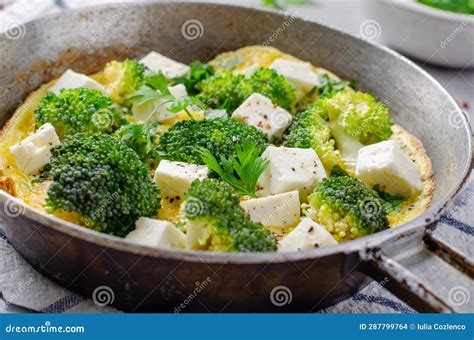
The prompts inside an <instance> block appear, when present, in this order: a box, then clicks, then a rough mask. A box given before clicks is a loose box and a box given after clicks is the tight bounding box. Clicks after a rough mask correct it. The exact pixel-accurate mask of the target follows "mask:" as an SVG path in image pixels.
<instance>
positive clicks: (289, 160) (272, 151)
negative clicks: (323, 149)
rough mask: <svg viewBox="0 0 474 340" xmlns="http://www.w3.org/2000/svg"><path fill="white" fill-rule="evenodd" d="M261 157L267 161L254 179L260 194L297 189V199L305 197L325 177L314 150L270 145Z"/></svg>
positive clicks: (273, 193) (265, 194)
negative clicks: (257, 177) (261, 171)
mask: <svg viewBox="0 0 474 340" xmlns="http://www.w3.org/2000/svg"><path fill="white" fill-rule="evenodd" d="M262 157H263V158H265V159H268V160H269V165H268V167H267V169H266V170H265V171H264V172H263V173H262V174H261V175H260V177H259V179H258V181H257V188H258V193H259V195H262V196H268V195H275V194H279V193H282V192H288V191H294V190H298V191H299V193H300V199H301V200H305V199H306V197H307V196H308V195H309V194H310V193H311V192H312V191H313V189H314V188H315V187H316V185H317V184H318V183H319V181H321V180H322V179H323V178H326V177H327V176H326V171H325V170H324V166H323V164H322V163H321V160H320V159H319V157H318V155H317V154H316V152H315V151H314V150H313V149H300V148H285V147H283V146H281V147H276V146H273V145H270V146H269V147H268V148H267V149H266V150H265V151H264V152H263V154H262Z"/></svg>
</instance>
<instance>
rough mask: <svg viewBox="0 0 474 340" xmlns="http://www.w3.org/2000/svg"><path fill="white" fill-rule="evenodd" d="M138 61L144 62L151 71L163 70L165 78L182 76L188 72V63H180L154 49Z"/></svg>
mask: <svg viewBox="0 0 474 340" xmlns="http://www.w3.org/2000/svg"><path fill="white" fill-rule="evenodd" d="M140 63H142V64H144V65H145V66H146V67H148V68H149V69H150V70H152V71H153V72H158V71H161V72H163V74H164V76H165V77H166V78H167V79H172V78H175V77H182V76H185V75H186V74H187V73H188V72H189V66H188V65H185V64H181V63H179V62H177V61H176V60H173V59H170V58H168V57H165V56H164V55H162V54H160V53H158V52H155V51H151V52H150V53H148V54H147V55H146V56H144V57H143V58H142V59H140Z"/></svg>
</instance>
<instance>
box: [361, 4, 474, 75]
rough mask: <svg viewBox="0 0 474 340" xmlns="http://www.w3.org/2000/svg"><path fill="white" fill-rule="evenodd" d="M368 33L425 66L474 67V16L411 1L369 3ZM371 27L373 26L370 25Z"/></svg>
mask: <svg viewBox="0 0 474 340" xmlns="http://www.w3.org/2000/svg"><path fill="white" fill-rule="evenodd" d="M366 10H367V12H368V15H369V17H370V18H371V19H372V20H373V21H372V22H371V21H370V20H368V21H367V30H368V32H369V34H370V33H372V34H374V30H375V31H377V29H378V32H375V33H376V34H378V38H379V39H378V40H379V41H380V42H382V43H383V44H386V45H389V46H391V47H393V48H395V49H397V50H399V51H400V52H402V53H405V54H407V55H409V56H411V57H415V58H417V59H419V60H420V61H422V62H424V63H429V64H437V65H442V66H447V67H457V68H466V67H474V15H469V14H461V13H454V12H448V11H444V10H439V9H436V8H433V7H429V6H426V5H423V4H420V3H418V2H416V1H414V0H398V1H393V0H392V1H386V0H383V1H369V2H366ZM370 25H372V26H370Z"/></svg>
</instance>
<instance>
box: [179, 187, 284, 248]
mask: <svg viewBox="0 0 474 340" xmlns="http://www.w3.org/2000/svg"><path fill="white" fill-rule="evenodd" d="M182 210H183V214H184V216H185V218H186V219H187V233H190V234H191V235H188V237H195V239H196V242H197V243H198V244H199V247H200V248H203V249H208V250H213V251H240V252H249V251H274V250H276V240H275V236H274V235H273V234H272V233H271V232H270V231H268V230H267V229H265V227H264V226H263V225H261V224H259V223H253V222H252V221H251V220H250V218H249V217H248V216H247V215H246V214H245V212H244V210H243V209H242V208H240V206H239V195H238V194H237V193H235V191H234V190H233V189H232V187H231V186H229V185H228V184H227V183H224V182H220V181H218V180H216V179H205V180H203V181H202V182H201V181H198V180H196V181H194V182H193V183H192V185H191V188H190V189H189V190H188V191H187V192H186V193H185V201H184V203H183V206H182Z"/></svg>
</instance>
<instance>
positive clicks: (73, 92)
mask: <svg viewBox="0 0 474 340" xmlns="http://www.w3.org/2000/svg"><path fill="white" fill-rule="evenodd" d="M35 114H36V117H35V118H36V127H40V126H41V125H43V124H45V123H51V124H52V125H53V126H54V127H55V129H56V133H57V134H58V136H59V138H63V137H65V136H67V135H72V134H76V133H87V134H90V135H92V134H97V133H112V132H113V131H114V130H116V129H117V128H118V127H119V126H120V125H122V124H123V123H124V121H125V120H124V119H123V118H122V115H123V113H122V110H121V109H119V108H118V107H117V106H115V104H113V103H112V101H111V100H110V98H108V97H105V96H104V95H102V93H101V92H100V91H97V90H91V89H87V88H77V89H63V90H61V92H60V93H59V95H56V94H54V93H52V92H51V93H48V94H47V95H46V96H45V97H44V98H43V99H42V100H41V102H40V104H39V106H38V108H37V109H36V110H35Z"/></svg>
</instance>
